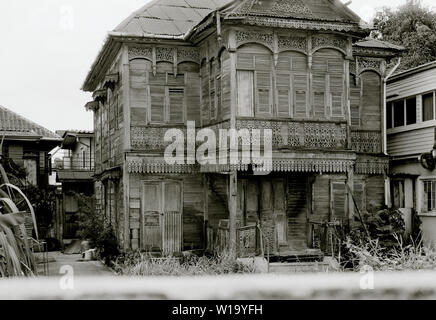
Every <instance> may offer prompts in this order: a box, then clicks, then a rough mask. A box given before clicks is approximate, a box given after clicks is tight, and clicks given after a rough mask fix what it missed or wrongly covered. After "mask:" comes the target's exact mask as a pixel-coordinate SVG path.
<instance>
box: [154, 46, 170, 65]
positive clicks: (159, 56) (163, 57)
mask: <svg viewBox="0 0 436 320" xmlns="http://www.w3.org/2000/svg"><path fill="white" fill-rule="evenodd" d="M156 61H168V62H174V49H173V48H163V47H158V48H156Z"/></svg>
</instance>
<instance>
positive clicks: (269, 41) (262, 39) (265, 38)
mask: <svg viewBox="0 0 436 320" xmlns="http://www.w3.org/2000/svg"><path fill="white" fill-rule="evenodd" d="M250 42H258V43H262V44H264V45H265V46H267V47H268V48H269V49H270V50H271V51H274V35H273V34H272V33H260V32H253V31H239V30H238V31H236V45H237V47H239V46H241V45H243V44H245V43H250Z"/></svg>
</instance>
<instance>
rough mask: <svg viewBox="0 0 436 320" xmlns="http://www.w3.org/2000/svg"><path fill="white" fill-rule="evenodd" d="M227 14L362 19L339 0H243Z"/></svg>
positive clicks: (343, 20) (337, 19)
mask: <svg viewBox="0 0 436 320" xmlns="http://www.w3.org/2000/svg"><path fill="white" fill-rule="evenodd" d="M227 14H228V15H229V16H257V17H259V16H261V17H277V18H294V19H306V20H317V21H335V22H351V23H360V21H361V19H360V18H359V17H358V16H357V15H356V14H354V13H353V12H352V11H351V10H350V9H348V8H347V7H346V6H345V5H343V4H342V3H341V2H340V1H337V0H262V1H259V0H243V1H239V2H235V5H233V6H231V7H230V8H229V9H228V10H227Z"/></svg>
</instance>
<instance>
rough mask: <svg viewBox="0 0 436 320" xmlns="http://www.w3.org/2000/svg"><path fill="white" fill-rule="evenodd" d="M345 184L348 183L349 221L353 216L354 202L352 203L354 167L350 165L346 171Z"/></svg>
mask: <svg viewBox="0 0 436 320" xmlns="http://www.w3.org/2000/svg"><path fill="white" fill-rule="evenodd" d="M347 185H348V188H347V189H348V218H349V219H350V221H351V220H352V219H353V217H354V211H355V208H356V207H355V204H354V199H353V197H354V167H352V166H351V167H350V168H349V169H348V172H347Z"/></svg>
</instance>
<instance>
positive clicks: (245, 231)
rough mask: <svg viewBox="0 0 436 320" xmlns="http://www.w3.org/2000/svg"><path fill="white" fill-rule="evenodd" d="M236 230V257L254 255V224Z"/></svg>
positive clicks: (255, 234)
mask: <svg viewBox="0 0 436 320" xmlns="http://www.w3.org/2000/svg"><path fill="white" fill-rule="evenodd" d="M237 232H238V257H241V258H246V257H252V256H255V255H256V236H257V233H256V226H253V227H244V228H240V229H238V230H237Z"/></svg>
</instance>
